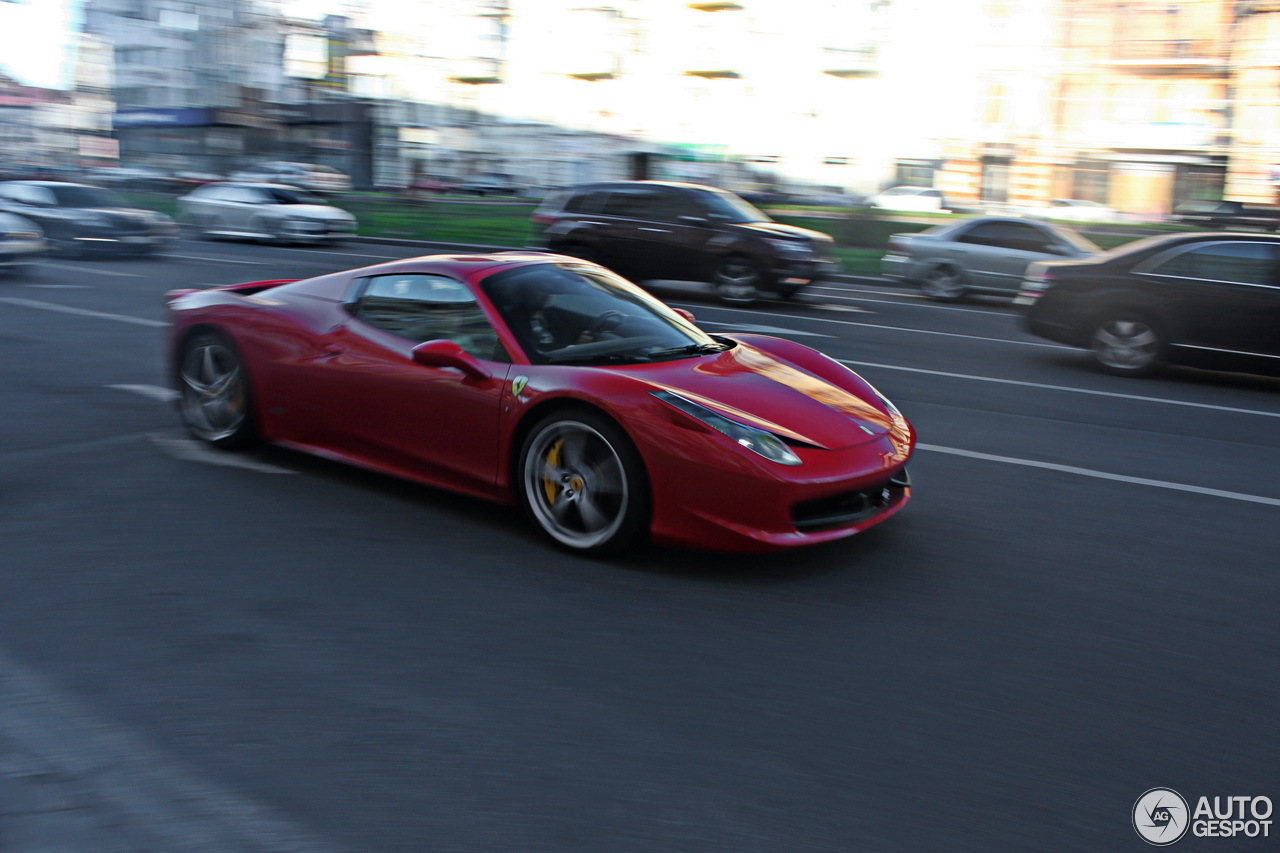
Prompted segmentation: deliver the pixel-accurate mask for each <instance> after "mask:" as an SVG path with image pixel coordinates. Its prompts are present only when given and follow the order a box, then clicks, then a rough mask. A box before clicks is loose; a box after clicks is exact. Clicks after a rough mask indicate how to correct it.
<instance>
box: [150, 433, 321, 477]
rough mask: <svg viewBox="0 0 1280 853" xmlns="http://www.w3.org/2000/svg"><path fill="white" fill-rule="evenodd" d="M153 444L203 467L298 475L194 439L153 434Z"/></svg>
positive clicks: (185, 460)
mask: <svg viewBox="0 0 1280 853" xmlns="http://www.w3.org/2000/svg"><path fill="white" fill-rule="evenodd" d="M148 438H149V439H150V440H151V443H152V444H154V445H155V446H156V447H158V448H160V450H162V451H164V452H165V453H167V454H168V455H169V456H172V457H173V458H174V459H181V460H182V461H183V462H199V463H201V464H202V465H220V466H222V467H224V468H241V469H244V470H246V471H257V472H258V473H259V474H296V473H298V472H297V471H290V470H289V469H288V468H281V467H280V466H279V465H268V464H267V463H266V462H258V461H256V460H253V459H250V458H248V457H247V456H242V455H240V454H238V453H228V452H227V451H225V450H218V449H217V448H214V447H210V446H209V445H207V444H204V443H203V442H199V441H196V440H195V439H192V438H181V437H179V436H175V435H166V434H164V433H152V434H151V435H149V436H148Z"/></svg>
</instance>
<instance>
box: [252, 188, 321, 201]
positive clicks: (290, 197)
mask: <svg viewBox="0 0 1280 853" xmlns="http://www.w3.org/2000/svg"><path fill="white" fill-rule="evenodd" d="M266 193H267V195H268V196H270V197H271V200H272V201H273V202H275V203H276V204H328V202H327V201H325V200H324V199H322V198H320V196H318V195H313V194H311V193H309V192H306V191H304V190H294V189H285V188H283V187H267V188H266Z"/></svg>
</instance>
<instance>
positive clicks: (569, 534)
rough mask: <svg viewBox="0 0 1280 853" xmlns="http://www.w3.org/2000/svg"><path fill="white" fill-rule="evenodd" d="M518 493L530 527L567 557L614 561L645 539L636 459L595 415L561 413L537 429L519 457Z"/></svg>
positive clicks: (645, 506) (645, 505)
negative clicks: (607, 556)
mask: <svg viewBox="0 0 1280 853" xmlns="http://www.w3.org/2000/svg"><path fill="white" fill-rule="evenodd" d="M518 488H519V492H520V501H521V503H522V504H523V505H524V508H525V511H526V512H527V513H528V514H529V517H530V518H532V519H533V521H534V523H536V524H537V525H538V527H540V528H541V529H542V531H543V532H544V533H546V534H547V535H548V536H550V537H551V538H552V539H554V540H555V541H556V542H557V543H559V544H560V545H562V546H564V547H565V548H569V549H571V550H573V551H579V552H584V553H616V552H618V551H621V550H623V549H625V548H627V547H628V546H631V545H633V544H635V543H637V542H638V541H639V540H640V539H641V538H642V537H643V536H644V534H645V532H646V528H647V525H648V516H649V486H648V480H647V479H646V476H645V472H644V466H643V464H642V463H641V460H640V454H639V452H638V451H637V450H636V449H635V446H634V445H633V444H632V443H631V440H630V439H629V438H628V437H627V435H626V434H625V433H624V432H623V431H622V429H621V428H620V427H619V426H618V425H617V424H616V423H614V422H613V421H611V420H610V419H609V418H607V417H605V416H604V415H602V414H599V413H597V412H593V411H590V410H586V409H581V410H579V409H574V410H566V411H561V412H556V413H554V414H552V415H549V416H548V417H546V418H544V419H543V420H541V421H539V422H538V424H537V425H536V426H535V427H534V428H533V429H532V430H531V431H530V432H529V435H528V437H527V438H526V439H525V442H524V446H523V448H522V449H521V453H520V468H519V485H518Z"/></svg>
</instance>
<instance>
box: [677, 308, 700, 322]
mask: <svg viewBox="0 0 1280 853" xmlns="http://www.w3.org/2000/svg"><path fill="white" fill-rule="evenodd" d="M671 310H672V311H675V312H676V313H677V314H679V315H680V316H681V317H683V318H685V319H686V320H688V321H689V322H690V323H695V324H696V323H697V320H695V319H693V312H692V311H686V310H685V309H683V308H672V309H671Z"/></svg>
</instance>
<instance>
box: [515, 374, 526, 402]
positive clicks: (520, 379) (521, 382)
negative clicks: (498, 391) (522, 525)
mask: <svg viewBox="0 0 1280 853" xmlns="http://www.w3.org/2000/svg"><path fill="white" fill-rule="evenodd" d="M528 384H529V377H528V376H517V377H516V378H515V379H512V380H511V395H512V396H513V397H519V396H520V392H521V391H523V390H524V387H525V386H526V385H528Z"/></svg>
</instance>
